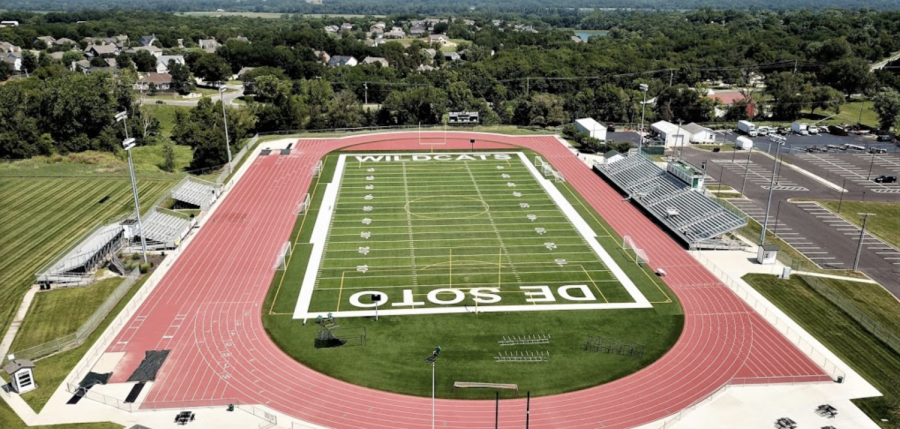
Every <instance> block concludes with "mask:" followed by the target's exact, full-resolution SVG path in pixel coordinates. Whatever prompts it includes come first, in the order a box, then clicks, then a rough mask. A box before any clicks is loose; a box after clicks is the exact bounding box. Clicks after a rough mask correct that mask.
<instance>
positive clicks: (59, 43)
mask: <svg viewBox="0 0 900 429" xmlns="http://www.w3.org/2000/svg"><path fill="white" fill-rule="evenodd" d="M53 44H54V45H57V46H63V45H66V44H69V45H73V46H78V42H76V41H74V40H72V39H68V38H65V37H63V38H62V39H56V41H55V42H53Z"/></svg>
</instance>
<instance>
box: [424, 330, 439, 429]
mask: <svg viewBox="0 0 900 429" xmlns="http://www.w3.org/2000/svg"><path fill="white" fill-rule="evenodd" d="M441 350H442V349H441V346H437V347H435V348H434V351H433V352H431V356H428V357H427V358H425V362H428V363H430V364H431V429H434V363H435V362H436V361H437V358H438V356H439V355H440V354H441Z"/></svg>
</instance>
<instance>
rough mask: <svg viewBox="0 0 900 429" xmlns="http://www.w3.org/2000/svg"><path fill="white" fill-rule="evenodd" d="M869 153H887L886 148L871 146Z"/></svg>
mask: <svg viewBox="0 0 900 429" xmlns="http://www.w3.org/2000/svg"><path fill="white" fill-rule="evenodd" d="M869 153H887V149H885V148H883V147H873V148H871V149H869Z"/></svg>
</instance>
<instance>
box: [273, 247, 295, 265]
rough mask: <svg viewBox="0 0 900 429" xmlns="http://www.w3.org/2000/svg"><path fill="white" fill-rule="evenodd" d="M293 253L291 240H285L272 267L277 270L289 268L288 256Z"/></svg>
mask: <svg viewBox="0 0 900 429" xmlns="http://www.w3.org/2000/svg"><path fill="white" fill-rule="evenodd" d="M290 254H291V242H290V241H285V242H284V246H282V247H281V250H280V251H279V252H278V257H277V258H276V259H275V265H273V266H272V269H273V270H275V271H283V270H284V269H286V268H287V257H288V256H290Z"/></svg>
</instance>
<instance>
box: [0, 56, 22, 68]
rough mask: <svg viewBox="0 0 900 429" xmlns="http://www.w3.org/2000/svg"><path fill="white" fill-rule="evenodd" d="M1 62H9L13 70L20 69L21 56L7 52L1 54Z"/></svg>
mask: <svg viewBox="0 0 900 429" xmlns="http://www.w3.org/2000/svg"><path fill="white" fill-rule="evenodd" d="M3 62H4V63H6V64H9V65H10V67H12V69H13V70H15V71H22V56H21V55H16V54H13V53H9V54H6V55H4V56H3Z"/></svg>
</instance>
